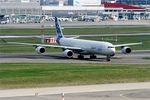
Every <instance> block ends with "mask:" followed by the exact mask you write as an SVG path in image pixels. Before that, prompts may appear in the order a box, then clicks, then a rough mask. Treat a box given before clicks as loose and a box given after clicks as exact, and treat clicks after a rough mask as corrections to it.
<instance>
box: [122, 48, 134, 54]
mask: <svg viewBox="0 0 150 100" xmlns="http://www.w3.org/2000/svg"><path fill="white" fill-rule="evenodd" d="M121 51H122V53H123V54H129V53H131V51H132V50H131V48H130V47H123V48H122V50H121Z"/></svg>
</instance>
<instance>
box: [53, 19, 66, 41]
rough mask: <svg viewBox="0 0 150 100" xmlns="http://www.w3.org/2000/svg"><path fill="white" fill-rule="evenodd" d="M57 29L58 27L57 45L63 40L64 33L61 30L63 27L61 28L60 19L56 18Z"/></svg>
mask: <svg viewBox="0 0 150 100" xmlns="http://www.w3.org/2000/svg"><path fill="white" fill-rule="evenodd" d="M55 27H56V41H57V43H59V40H60V39H61V38H63V37H64V36H63V33H62V29H61V26H60V22H59V19H58V18H57V17H55Z"/></svg>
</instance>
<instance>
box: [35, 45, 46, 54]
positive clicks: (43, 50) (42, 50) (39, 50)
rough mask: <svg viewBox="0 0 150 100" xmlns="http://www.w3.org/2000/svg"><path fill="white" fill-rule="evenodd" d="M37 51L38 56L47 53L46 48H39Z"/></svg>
mask: <svg viewBox="0 0 150 100" xmlns="http://www.w3.org/2000/svg"><path fill="white" fill-rule="evenodd" d="M35 51H36V52H37V53H38V54H42V53H44V52H45V48H44V47H37V48H36V49H35Z"/></svg>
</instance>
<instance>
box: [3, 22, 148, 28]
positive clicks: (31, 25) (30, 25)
mask: <svg viewBox="0 0 150 100" xmlns="http://www.w3.org/2000/svg"><path fill="white" fill-rule="evenodd" d="M41 25H44V28H50V27H54V22H49V21H47V22H44V23H27V24H17V23H16V24H14V23H13V24H0V28H41ZM61 25H62V26H63V27H81V26H84V27H89V26H93V25H94V26H98V25H101V27H104V26H105V27H106V26H107V25H115V26H123V25H124V26H127V27H132V26H150V20H140V21H139V20H132V21H131V20H127V21H113V20H108V21H101V22H81V21H73V22H69V21H68V22H61Z"/></svg>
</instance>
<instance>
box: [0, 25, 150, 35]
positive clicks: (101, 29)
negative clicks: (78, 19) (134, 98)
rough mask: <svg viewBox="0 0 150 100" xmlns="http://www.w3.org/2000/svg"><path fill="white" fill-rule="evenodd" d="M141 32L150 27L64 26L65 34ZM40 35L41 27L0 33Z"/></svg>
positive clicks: (50, 31) (52, 33) (53, 32)
mask: <svg viewBox="0 0 150 100" xmlns="http://www.w3.org/2000/svg"><path fill="white" fill-rule="evenodd" d="M141 32H146V33H147V32H150V28H149V27H142V26H141V27H139V26H137V27H136V26H135V27H111V26H106V27H96V28H94V27H93V28H64V29H63V33H64V34H76V35H78V34H106V33H110V34H111V33H141ZM43 33H44V34H50V35H55V29H54V28H46V29H44V30H43ZM16 34H18V35H20V34H24V35H27V34H28V35H29V34H34V35H36V34H37V35H40V34H41V29H0V35H16Z"/></svg>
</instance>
